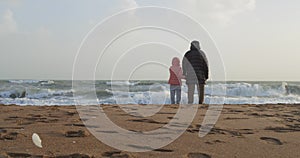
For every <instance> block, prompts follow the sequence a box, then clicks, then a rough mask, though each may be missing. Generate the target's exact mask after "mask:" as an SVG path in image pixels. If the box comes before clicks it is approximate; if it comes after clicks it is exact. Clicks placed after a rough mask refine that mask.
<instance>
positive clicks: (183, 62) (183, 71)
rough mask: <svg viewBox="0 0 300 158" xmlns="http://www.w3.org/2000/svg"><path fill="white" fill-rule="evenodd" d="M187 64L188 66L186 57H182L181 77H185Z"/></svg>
mask: <svg viewBox="0 0 300 158" xmlns="http://www.w3.org/2000/svg"><path fill="white" fill-rule="evenodd" d="M187 64H188V61H187V58H186V55H184V57H183V59H182V74H183V76H186V72H187Z"/></svg>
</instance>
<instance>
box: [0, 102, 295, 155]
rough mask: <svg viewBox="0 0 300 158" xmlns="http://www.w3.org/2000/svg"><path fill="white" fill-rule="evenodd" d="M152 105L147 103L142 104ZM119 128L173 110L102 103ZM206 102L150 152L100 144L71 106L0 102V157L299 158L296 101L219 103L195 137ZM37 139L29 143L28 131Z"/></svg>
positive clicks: (138, 127) (147, 125) (158, 119)
mask: <svg viewBox="0 0 300 158" xmlns="http://www.w3.org/2000/svg"><path fill="white" fill-rule="evenodd" d="M147 106H151V105H147ZM102 107H103V109H104V112H105V113H106V115H107V116H109V118H110V119H111V120H112V121H113V122H114V123H116V124H117V125H119V126H120V127H122V128H125V129H127V130H132V131H150V130H153V129H157V128H159V127H162V126H163V125H164V124H165V123H167V122H168V121H169V120H170V119H172V117H173V116H174V115H175V113H176V111H177V110H178V105H164V107H163V108H162V109H161V110H160V111H159V112H158V113H156V114H155V115H154V116H151V117H145V118H141V117H134V116H130V115H128V114H126V113H125V112H124V111H123V110H122V109H120V108H119V107H118V105H102ZM207 109H208V105H199V106H198V112H197V114H196V117H195V118H194V120H193V122H192V124H191V125H190V126H189V128H188V129H187V130H186V131H185V132H184V133H183V134H182V135H181V136H180V137H179V138H178V139H176V140H175V141H174V142H172V143H171V144H169V145H167V146H165V147H163V148H161V149H156V150H154V151H149V152H140V153H134V152H126V151H120V150H117V149H114V148H112V147H110V146H108V145H105V144H104V143H102V142H101V141H99V140H98V139H97V138H96V137H94V136H93V135H92V134H91V133H90V132H89V130H88V129H87V128H86V127H85V125H84V124H83V123H82V121H81V119H80V117H79V115H78V112H77V110H76V107H75V106H17V105H1V106H0V112H1V115H0V136H1V137H0V142H1V143H0V157H1V158H2V157H66V158H67V157H115V158H116V157H118V158H126V157H133V158H134V157H178V158H179V157H187V158H198V157H199V158H200V157H201V158H205V157H213V158H218V157H246V158H248V157H249V158H252V157H291V158H294V157H300V150H299V144H300V139H299V138H300V105H296V104H295V105H284V104H282V105H245V104H244V105H224V107H223V109H222V113H221V115H220V117H219V119H218V121H217V123H216V124H215V126H214V128H213V129H212V130H211V131H210V133H209V134H207V135H206V136H205V137H202V138H201V137H199V136H198V132H199V127H200V126H201V123H202V121H203V118H204V115H205V113H206V111H207ZM33 133H37V134H38V135H39V137H40V139H41V140H42V148H39V147H37V146H36V145H34V143H33V141H32V134H33Z"/></svg>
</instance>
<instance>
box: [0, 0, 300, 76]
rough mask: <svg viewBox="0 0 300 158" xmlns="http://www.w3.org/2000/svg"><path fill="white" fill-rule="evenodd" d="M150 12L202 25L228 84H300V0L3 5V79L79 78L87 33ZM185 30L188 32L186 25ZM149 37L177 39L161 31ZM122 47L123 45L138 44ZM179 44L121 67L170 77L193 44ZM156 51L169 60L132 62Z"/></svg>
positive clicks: (9, 0)
mask: <svg viewBox="0 0 300 158" xmlns="http://www.w3.org/2000/svg"><path fill="white" fill-rule="evenodd" d="M143 6H159V7H167V8H172V9H174V10H178V11H180V12H183V13H185V14H187V15H189V16H191V17H193V18H194V19H195V20H196V21H197V22H198V23H200V24H202V26H203V27H204V28H205V29H206V30H207V31H208V32H209V34H210V35H211V38H212V39H213V40H214V41H215V44H216V46H217V48H218V49H219V53H220V58H221V60H223V62H224V66H225V72H226V79H227V80H254V81H257V80H272V81H273V80H275V81H300V73H299V70H300V63H299V59H300V47H299V42H298V41H299V39H300V30H299V28H300V20H299V19H300V18H299V17H300V1H299V0H289V1H284V0H214V1H207V0H164V1H161V0H109V1H108V0H88V1H83V0H60V1H51V0H41V1H36V0H26V1H22V0H1V1H0V55H1V56H0V78H1V79H72V69H73V62H74V60H75V56H76V53H77V51H78V49H79V46H80V44H81V42H82V41H83V39H84V37H85V36H86V35H87V33H88V32H89V31H90V30H91V29H92V28H94V27H95V26H96V24H97V23H99V22H101V21H102V20H104V19H105V18H106V17H109V16H111V15H113V14H115V13H117V12H120V11H122V10H124V9H129V8H135V7H143ZM160 16H162V15H157V14H155V13H153V14H151V15H146V17H147V18H148V19H147V18H146V19H147V20H150V21H151V20H153V19H159V18H160ZM174 19H175V18H174ZM174 19H172V20H174ZM123 20H124V19H123ZM126 20H127V19H126ZM126 20H124V21H120V23H121V24H120V23H119V25H122V22H123V23H126ZM130 20H132V19H128V21H130ZM137 21H138V20H137ZM112 27H113V26H112ZM180 27H182V28H183V29H184V28H185V27H187V26H186V25H185V24H184V23H182V26H180ZM187 29H188V28H187ZM143 33H144V34H147V33H148V34H149V35H150V34H151V35H155V36H156V37H158V38H167V37H168V38H171V35H169V36H168V35H166V34H164V33H161V34H159V31H156V32H151V31H150V32H147V31H146V32H143ZM131 35H132V37H134V34H131ZM159 36H161V37H159ZM105 37H106V36H105ZM135 37H139V36H135ZM138 40H139V39H137V41H138ZM121 41H123V43H122V45H124V44H132V41H131V43H130V42H128V40H127V42H128V43H126V40H124V39H123V40H121ZM121 41H119V42H121ZM176 42H177V43H176ZM176 42H175V43H176V46H174V48H171V47H170V46H168V45H166V44H165V45H163V44H159V43H152V46H151V47H149V45H145V46H143V45H141V46H140V47H137V48H136V49H133V48H132V50H131V52H130V51H129V50H128V51H129V52H130V53H128V54H129V55H128V56H126V57H124V60H123V61H118V60H117V59H115V61H113V62H114V63H115V62H119V63H118V64H119V67H122V68H123V69H124V70H126V73H127V74H129V75H130V76H131V77H133V78H134V77H135V78H138V79H166V78H167V77H168V71H167V68H168V66H169V65H168V64H169V63H170V62H171V59H172V57H173V56H174V55H173V54H177V55H178V56H179V57H181V56H183V55H184V53H185V51H187V50H188V49H189V45H188V44H187V43H186V42H181V43H180V40H178V41H176ZM200 42H203V41H201V39H200ZM203 43H205V41H204V42H203ZM150 45H151V44H150ZM134 46H135V45H133V46H132V47H134ZM205 46H206V45H205V44H204V45H203V50H205V51H207V52H206V53H207V56H208V58H209V61H210V67H211V70H214V71H215V72H211V73H212V74H213V73H214V74H218V73H219V72H217V71H216V70H215V69H218V68H219V67H220V66H219V65H217V61H220V60H217V59H215V58H217V57H216V56H214V55H211V54H209V53H210V52H209V50H210V48H208V46H207V48H206V47H205ZM118 48H121V46H120V47H118ZM109 51H111V52H116V50H113V49H112V50H109V49H108V53H107V54H106V55H105V56H104V57H106V58H107V59H104V60H105V61H106V62H107V61H110V59H111V58H117V57H118V56H121V55H122V54H119V55H116V54H115V55H110V54H109V53H110V52H109ZM154 52H159V53H160V54H161V56H159V57H160V58H157V59H159V61H158V62H159V63H161V65H159V64H158V65H157V63H156V65H155V64H154V65H153V66H151V62H150V63H148V64H145V65H144V66H143V67H137V65H138V64H139V63H136V65H135V66H134V65H130V64H127V63H135V62H137V61H138V60H136V59H141V58H143V57H144V58H145V60H147V59H148V58H149V61H150V59H151V61H154V60H155V58H154V57H156V56H158V55H157V54H155V53H154ZM163 52H165V54H162V53H163ZM172 52H173V54H172ZM174 52H175V53H174ZM138 53H140V54H138ZM143 53H144V54H143ZM153 53H154V54H153ZM135 57H136V58H135ZM111 60H112V59H111ZM100 62H101V61H100ZM140 62H143V61H142V60H140ZM153 63H155V62H153ZM219 64H220V65H222V63H221V62H220V63H219ZM99 65H100V66H101V63H100V64H98V66H99ZM106 65H107V64H106ZM126 65H130V66H128V67H126ZM87 68H88V67H87ZM113 68H114V65H108V66H107V67H101V68H99V69H101V71H100V70H99V72H98V73H97V75H96V76H97V79H107V78H109V77H111V76H110V73H111V71H112V69H113ZM123 69H120V70H116V71H115V72H114V73H117V75H116V74H114V75H115V76H114V77H113V78H114V79H118V74H121V72H123V73H124V71H123ZM133 69H134V71H133ZM118 72H120V73H118ZM82 78H84V76H83V77H82ZM120 78H122V77H120Z"/></svg>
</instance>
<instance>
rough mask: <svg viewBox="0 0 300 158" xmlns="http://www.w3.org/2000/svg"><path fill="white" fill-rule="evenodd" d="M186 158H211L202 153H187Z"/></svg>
mask: <svg viewBox="0 0 300 158" xmlns="http://www.w3.org/2000/svg"><path fill="white" fill-rule="evenodd" d="M188 158H211V156H209V155H207V154H204V153H189V154H188Z"/></svg>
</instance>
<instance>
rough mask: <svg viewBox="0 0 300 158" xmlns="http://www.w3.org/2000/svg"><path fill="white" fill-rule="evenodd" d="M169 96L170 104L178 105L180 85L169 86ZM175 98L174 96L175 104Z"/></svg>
mask: <svg viewBox="0 0 300 158" xmlns="http://www.w3.org/2000/svg"><path fill="white" fill-rule="evenodd" d="M170 95H171V104H180V100H181V86H180V85H170ZM175 96H176V102H175Z"/></svg>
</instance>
